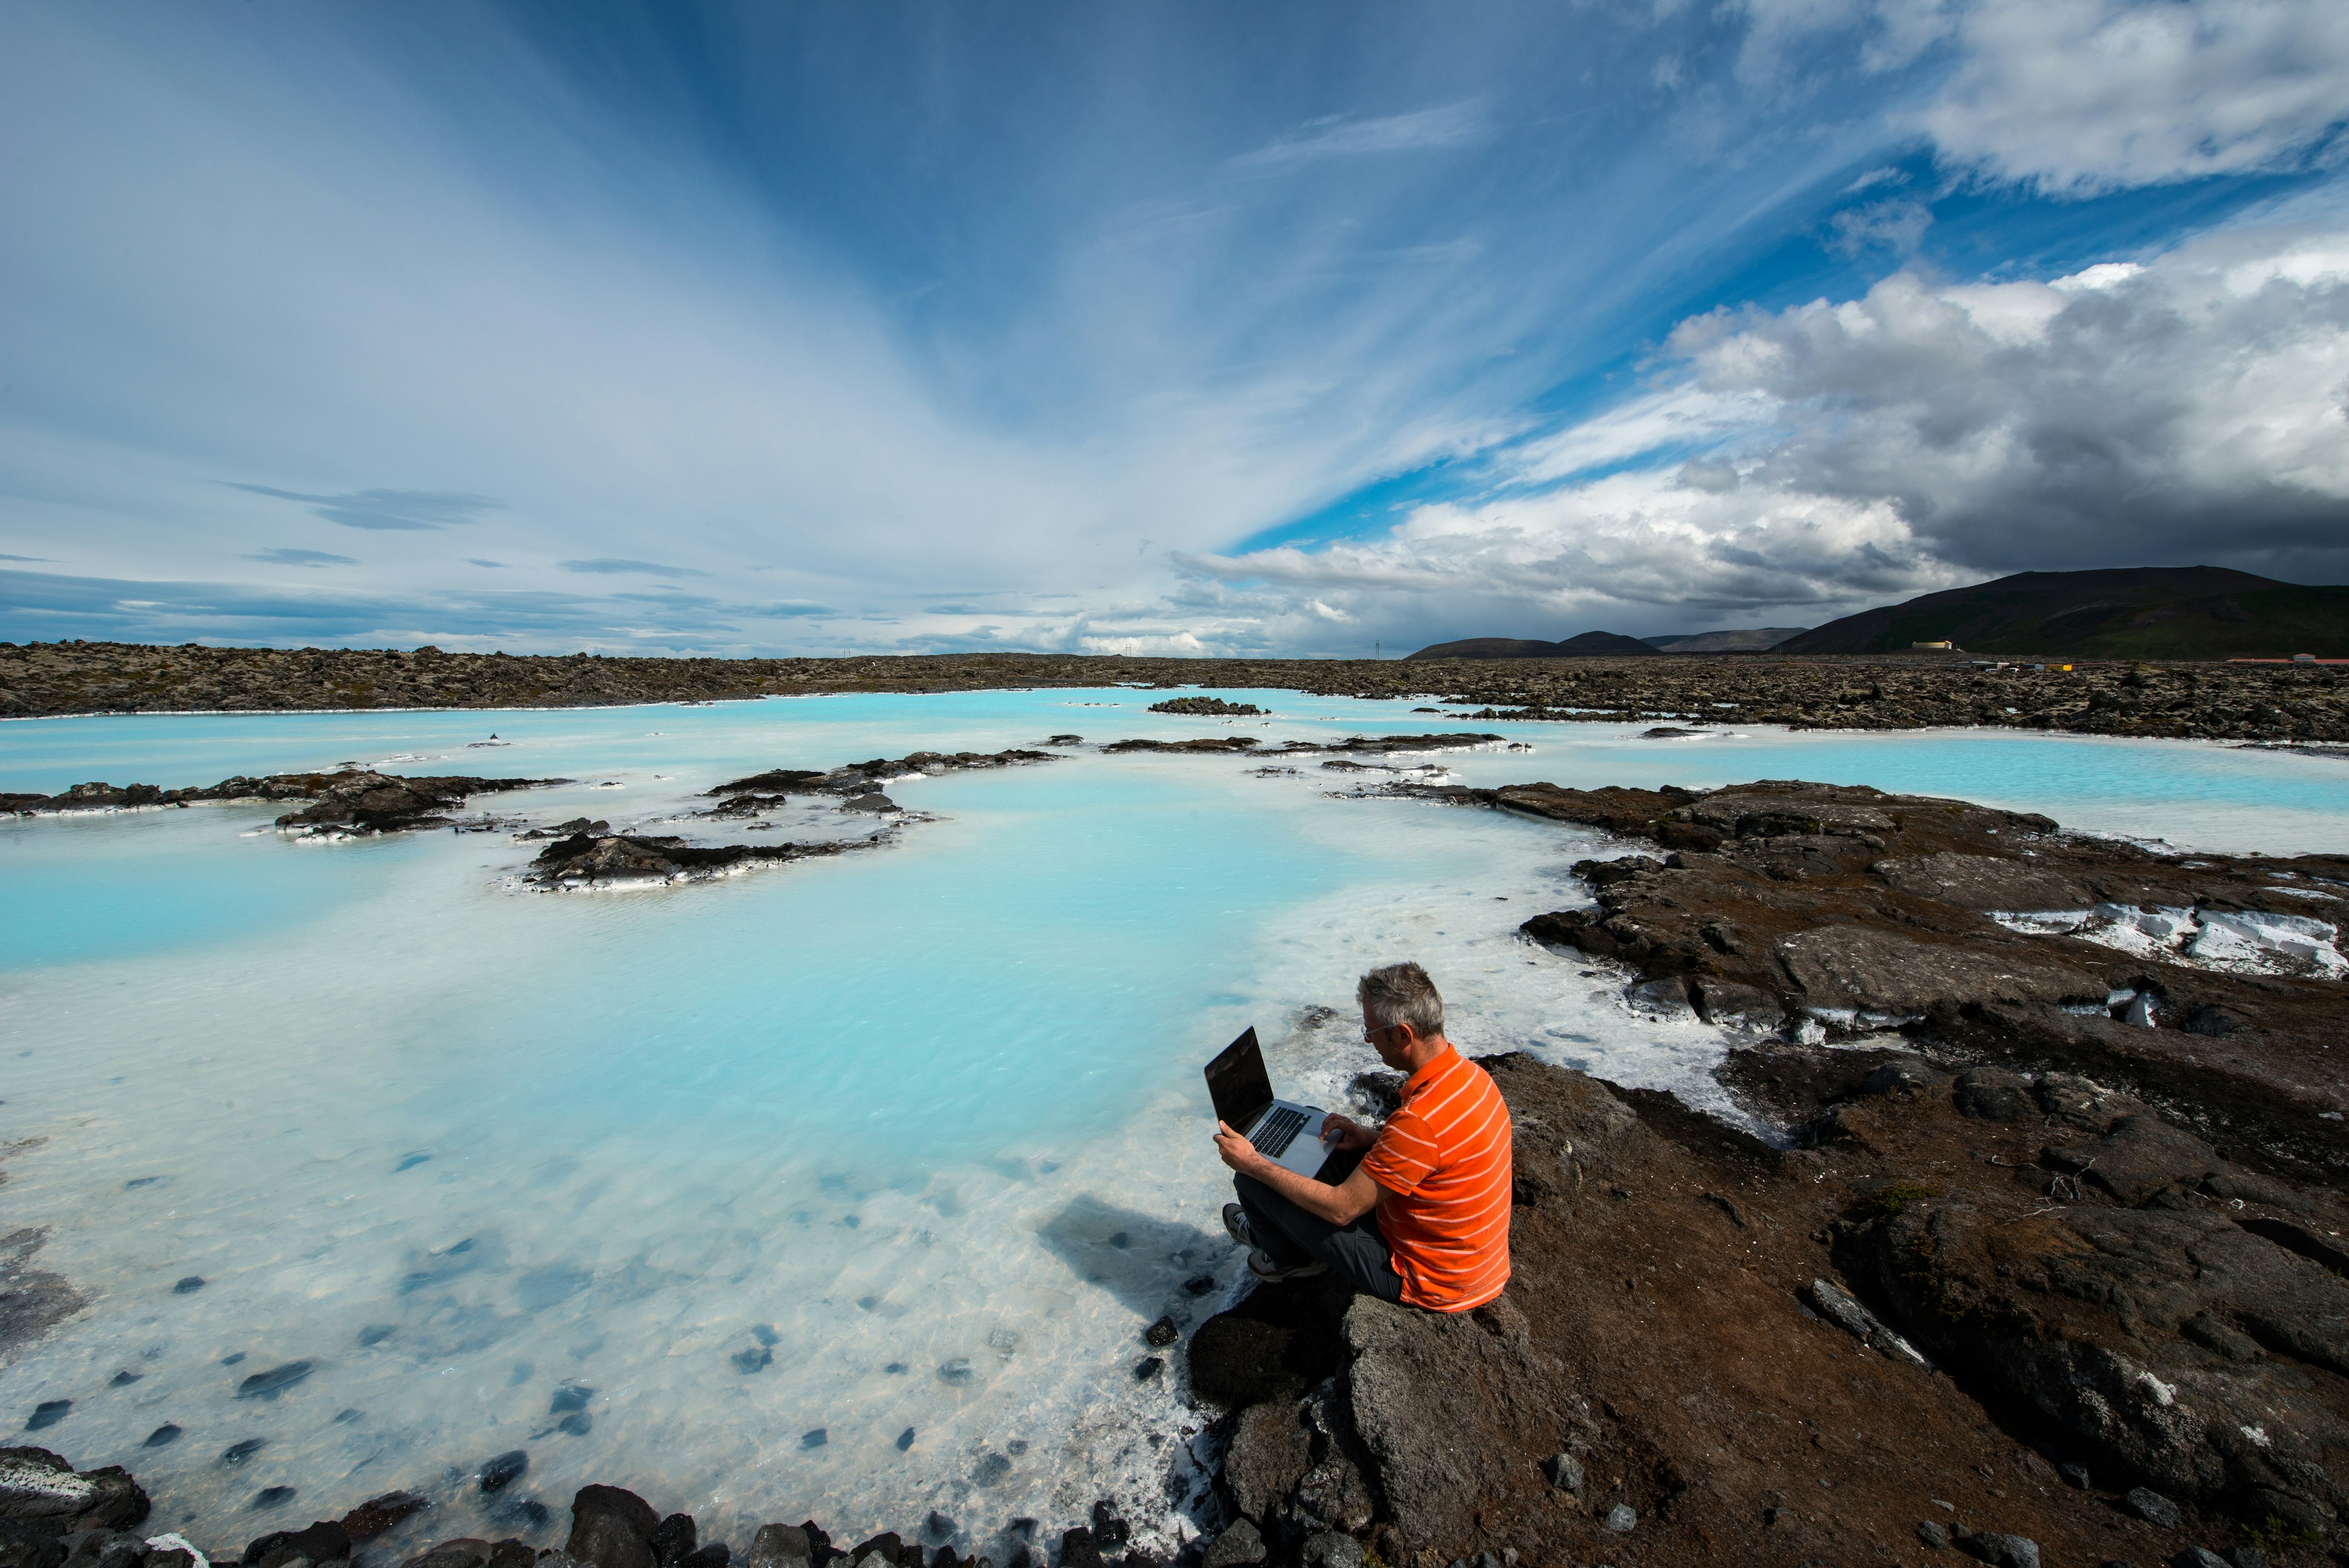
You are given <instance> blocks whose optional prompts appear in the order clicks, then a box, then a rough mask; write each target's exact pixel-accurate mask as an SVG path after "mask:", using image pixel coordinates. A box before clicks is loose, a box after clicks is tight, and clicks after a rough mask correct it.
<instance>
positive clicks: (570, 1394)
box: [546, 1383, 595, 1416]
mask: <svg viewBox="0 0 2349 1568" xmlns="http://www.w3.org/2000/svg"><path fill="white" fill-rule="evenodd" d="M594 1397H595V1390H594V1389H593V1388H590V1387H588V1386H586V1385H585V1384H584V1383H565V1384H564V1386H562V1387H560V1388H557V1389H556V1390H555V1391H554V1398H553V1399H552V1400H550V1401H548V1402H547V1407H546V1413H547V1414H548V1415H550V1416H567V1415H569V1414H571V1412H572V1411H574V1410H585V1408H587V1401H588V1400H590V1399H593V1398H594Z"/></svg>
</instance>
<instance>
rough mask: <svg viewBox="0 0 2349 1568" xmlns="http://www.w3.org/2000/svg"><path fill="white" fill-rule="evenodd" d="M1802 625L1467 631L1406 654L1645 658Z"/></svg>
mask: <svg viewBox="0 0 2349 1568" xmlns="http://www.w3.org/2000/svg"><path fill="white" fill-rule="evenodd" d="M1803 629H1804V628H1801V627H1799V626H1774V627H1757V628H1753V629H1751V630H1746V631H1699V632H1688V631H1675V632H1668V633H1666V634H1664V635H1663V636H1661V637H1624V636H1621V635H1620V634H1619V633H1616V632H1611V631H1586V632H1584V633H1583V634H1582V635H1581V636H1579V637H1569V638H1568V639H1566V640H1565V641H1563V642H1541V641H1538V640H1536V639H1528V638H1518V637H1469V638H1463V639H1460V640H1459V641H1457V642H1438V643H1434V644H1432V645H1430V646H1429V647H1426V648H1423V649H1420V650H1419V651H1418V652H1417V653H1413V654H1407V655H1405V657H1406V658H1410V659H1644V658H1646V657H1648V656H1649V655H1650V654H1655V653H1759V652H1762V651H1763V650H1764V649H1771V648H1775V647H1776V646H1777V645H1778V644H1780V643H1782V642H1784V641H1785V640H1786V639H1788V638H1790V637H1793V636H1795V635H1796V634H1797V633H1799V632H1801V631H1802V630H1803Z"/></svg>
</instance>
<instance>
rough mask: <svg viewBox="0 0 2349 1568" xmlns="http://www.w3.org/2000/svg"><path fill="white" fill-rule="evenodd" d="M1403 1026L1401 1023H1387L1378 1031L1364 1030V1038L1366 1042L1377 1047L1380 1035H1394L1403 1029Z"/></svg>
mask: <svg viewBox="0 0 2349 1568" xmlns="http://www.w3.org/2000/svg"><path fill="white" fill-rule="evenodd" d="M1400 1028H1402V1024H1400V1023H1387V1024H1381V1026H1380V1027H1378V1028H1376V1029H1365V1030H1363V1031H1362V1038H1363V1039H1364V1040H1366V1041H1368V1042H1369V1043H1370V1044H1373V1045H1375V1044H1378V1043H1379V1036H1380V1035H1381V1034H1392V1033H1394V1032H1395V1031H1396V1030H1398V1029H1400Z"/></svg>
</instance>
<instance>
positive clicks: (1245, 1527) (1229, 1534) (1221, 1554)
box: [1199, 1519, 1265, 1568]
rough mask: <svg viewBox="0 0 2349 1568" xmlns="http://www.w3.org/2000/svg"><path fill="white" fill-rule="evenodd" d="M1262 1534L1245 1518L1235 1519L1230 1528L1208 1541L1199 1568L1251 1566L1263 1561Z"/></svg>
mask: <svg viewBox="0 0 2349 1568" xmlns="http://www.w3.org/2000/svg"><path fill="white" fill-rule="evenodd" d="M1264 1555H1265V1553H1264V1536H1263V1534H1262V1533H1261V1532H1258V1531H1257V1527H1256V1526H1255V1525H1253V1524H1250V1523H1249V1522H1248V1521H1247V1520H1245V1519H1241V1520H1235V1521H1233V1522H1232V1526H1231V1528H1230V1529H1228V1530H1226V1531H1225V1532H1223V1533H1222V1534H1221V1535H1218V1536H1216V1539H1215V1540H1214V1541H1212V1542H1209V1543H1208V1546H1207V1550H1206V1555H1205V1556H1203V1557H1201V1558H1200V1560H1199V1568H1251V1565H1252V1564H1255V1563H1261V1562H1263V1561H1264Z"/></svg>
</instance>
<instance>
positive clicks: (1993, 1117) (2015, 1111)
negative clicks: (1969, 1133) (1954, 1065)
mask: <svg viewBox="0 0 2349 1568" xmlns="http://www.w3.org/2000/svg"><path fill="white" fill-rule="evenodd" d="M1951 1098H1952V1100H1954V1102H1955V1103H1956V1105H1957V1107H1958V1114H1959V1115H1961V1116H1980V1117H1982V1119H1983V1120H1984V1121H1992V1122H2019V1121H2021V1120H2022V1119H2023V1116H2025V1115H2026V1114H2027V1113H2032V1112H2034V1111H2035V1110H2036V1109H2037V1107H2036V1106H2033V1104H2032V1103H2031V1085H2030V1084H2029V1083H2028V1082H2026V1081H2025V1080H2024V1079H2023V1077H2022V1076H2020V1075H2017V1074H2013V1073H2009V1072H2005V1071H2003V1070H2002V1069H2000V1068H1997V1067H1977V1068H1975V1069H1974V1070H1973V1071H1971V1072H1970V1073H1961V1074H1959V1075H1958V1080H1957V1083H1956V1085H1954V1086H1953V1087H1952V1089H1951Z"/></svg>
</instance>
